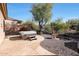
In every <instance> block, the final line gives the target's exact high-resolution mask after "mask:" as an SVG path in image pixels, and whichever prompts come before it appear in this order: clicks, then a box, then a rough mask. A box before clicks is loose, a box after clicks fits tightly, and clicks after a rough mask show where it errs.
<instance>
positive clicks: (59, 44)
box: [41, 34, 79, 56]
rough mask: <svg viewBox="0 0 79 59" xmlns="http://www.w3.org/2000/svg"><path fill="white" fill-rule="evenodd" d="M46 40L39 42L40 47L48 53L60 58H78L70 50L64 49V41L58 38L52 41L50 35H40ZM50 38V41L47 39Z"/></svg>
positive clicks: (76, 54)
mask: <svg viewBox="0 0 79 59" xmlns="http://www.w3.org/2000/svg"><path fill="white" fill-rule="evenodd" d="M42 36H43V37H44V38H46V39H45V40H44V41H42V42H41V46H43V47H44V48H45V49H47V50H48V51H50V52H53V53H55V54H56V55H60V56H78V55H79V54H78V53H77V52H75V51H74V50H72V49H69V48H67V47H65V45H64V40H60V39H59V38H56V39H52V38H51V35H46V34H44V35H42ZM48 38H51V39H48Z"/></svg>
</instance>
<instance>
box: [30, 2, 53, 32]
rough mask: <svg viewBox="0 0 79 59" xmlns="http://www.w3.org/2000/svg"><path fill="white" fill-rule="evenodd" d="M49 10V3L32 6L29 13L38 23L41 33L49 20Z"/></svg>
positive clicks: (50, 6) (50, 5) (50, 7)
mask: <svg viewBox="0 0 79 59" xmlns="http://www.w3.org/2000/svg"><path fill="white" fill-rule="evenodd" d="M51 9H52V4H50V3H43V4H41V3H39V4H34V5H33V7H32V10H31V13H32V15H33V18H34V20H35V21H37V22H38V23H39V28H40V31H41V32H42V29H44V26H45V24H46V23H47V22H48V21H49V20H50V18H51V13H52V12H51Z"/></svg>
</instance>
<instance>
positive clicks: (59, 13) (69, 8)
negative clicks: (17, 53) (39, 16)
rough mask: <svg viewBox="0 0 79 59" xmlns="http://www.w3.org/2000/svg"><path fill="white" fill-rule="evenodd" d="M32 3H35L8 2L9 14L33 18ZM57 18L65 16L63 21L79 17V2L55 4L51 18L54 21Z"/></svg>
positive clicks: (13, 16) (20, 18) (22, 17)
mask: <svg viewBox="0 0 79 59" xmlns="http://www.w3.org/2000/svg"><path fill="white" fill-rule="evenodd" d="M32 5H33V4H31V3H8V4H7V9H8V16H9V17H11V18H14V19H18V20H22V21H26V20H32V18H33V16H32V13H31V12H30V10H31V8H32ZM57 18H63V21H67V20H68V19H72V18H79V4H77V3H72V4H68V3H56V4H54V5H53V8H52V17H51V20H52V21H54V20H56V19H57Z"/></svg>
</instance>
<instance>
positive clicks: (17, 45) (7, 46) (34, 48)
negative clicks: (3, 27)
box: [0, 35, 55, 56]
mask: <svg viewBox="0 0 79 59" xmlns="http://www.w3.org/2000/svg"><path fill="white" fill-rule="evenodd" d="M37 38H38V39H37V40H33V41H28V40H9V39H5V40H4V42H3V43H2V45H0V55H10V56H12V55H20V56H21V55H23V56H25V55H55V54H54V53H51V52H49V51H47V50H46V49H44V48H43V47H42V46H41V45H40V42H41V41H43V40H44V37H42V36H39V35H37Z"/></svg>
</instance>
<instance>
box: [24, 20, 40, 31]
mask: <svg viewBox="0 0 79 59" xmlns="http://www.w3.org/2000/svg"><path fill="white" fill-rule="evenodd" d="M29 24H31V25H32V27H33V30H36V31H37V30H39V27H38V25H37V24H36V23H35V22H33V21H26V22H24V23H23V25H25V26H28V25H29Z"/></svg>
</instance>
